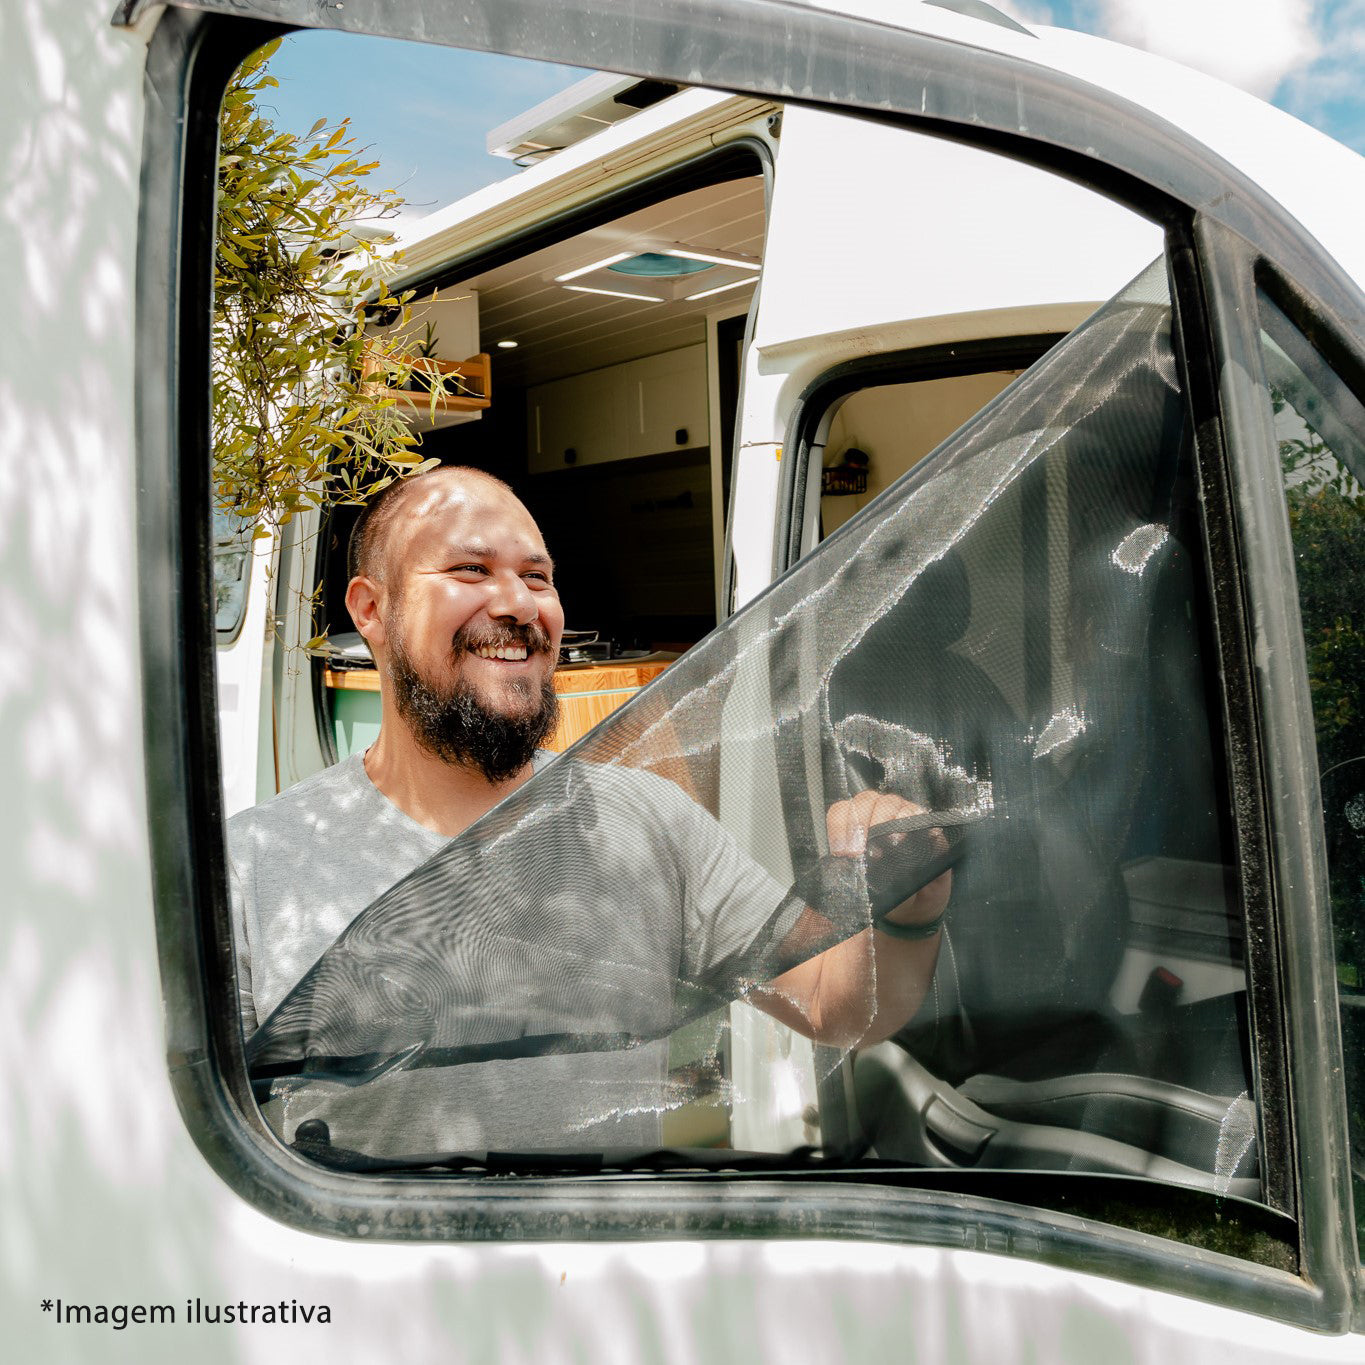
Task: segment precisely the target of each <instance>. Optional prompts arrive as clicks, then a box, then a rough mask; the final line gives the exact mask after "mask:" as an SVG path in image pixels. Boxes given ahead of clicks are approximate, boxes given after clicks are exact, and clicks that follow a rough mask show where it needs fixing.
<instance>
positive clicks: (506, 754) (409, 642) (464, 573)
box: [383, 475, 564, 781]
mask: <svg viewBox="0 0 1365 1365" xmlns="http://www.w3.org/2000/svg"><path fill="white" fill-rule="evenodd" d="M385 550H386V553H385V573H384V583H385V610H384V631H385V640H384V646H383V648H384V651H385V654H386V660H385V662H386V663H387V666H388V668H389V673H390V677H391V679H392V681H393V683H394V697H395V702H396V704H397V706H398V709H399V712H400V714H401V715H402V716H403V718H404V720H405V721H407V723H408V724H409V726H410V727H411V728H412V729H413V731H414V734H415V735H416V737H417V738H418V739H419V741H421V742H423V743H424V744H425V745H426V747H428V748H429V749H432V750H433V751H434V752H437V753H438V754H439V755H440V756H441V757H443V758H446V759H447V760H448V761H457V762H471V763H473V764H474V765H475V766H477V767H480V768H481V769H483V770H484V772H485V775H487V776H488V777H489V778H490V780H494V781H498V780H502V779H503V778H505V777H508V776H511V775H512V772H511V771H504V770H505V769H507V768H508V767H509V765H511V767H512V769H513V770H516V769H518V768H520V767H521V766H524V764H525V762H526V761H528V759H529V756H530V750H533V749H534V747H535V745H536V744H538V743H540V742H541V741H542V740H543V739H544V738H546V736H547V734H548V732H549V729H550V728H552V727H553V723H554V698H553V685H552V679H553V674H554V668H555V663H556V661H557V658H558V653H559V640H560V636H561V635H562V633H563V629H564V613H563V609H562V607H561V606H560V603H559V595H558V593H557V592H556V591H555V588H554V579H553V565H552V564H551V562H550V558H549V555H548V554H547V553H546V551H545V545H544V542H543V541H542V540H541V536H540V531H539V529H538V528H537V527H536V524H535V522H534V521H533V520H532V519H531V515H530V513H529V512H527V510H526V509H525V508H524V507H523V506H522V505H521V503H520V502H519V501H518V500H517V499H516V498H515V497H514V496H513V495H512V494H510V493H509V492H507V491H506V490H505V489H502V488H500V487H498V486H497V485H496V484H491V483H485V482H484V481H483V480H481V479H471V478H467V477H459V476H454V475H452V476H449V477H443V476H436V477H433V478H429V479H426V480H424V481H423V482H422V483H421V484H418V485H414V487H413V489H412V491H411V492H410V493H409V494H408V495H407V497H406V499H405V501H404V503H403V504H402V506H401V507H400V508H399V509H398V510H397V512H395V514H394V518H393V521H392V523H391V525H390V527H389V529H388V535H387V536H386V538H385ZM528 738H529V749H528V747H527V740H528ZM523 751H525V755H524V756H520V755H521V754H522V753H523ZM519 756H520V757H519Z"/></svg>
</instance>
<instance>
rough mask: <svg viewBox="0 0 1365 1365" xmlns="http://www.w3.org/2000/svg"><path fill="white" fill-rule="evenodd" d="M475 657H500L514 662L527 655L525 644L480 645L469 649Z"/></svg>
mask: <svg viewBox="0 0 1365 1365" xmlns="http://www.w3.org/2000/svg"><path fill="white" fill-rule="evenodd" d="M469 652H470V653H471V654H472V655H474V657H475V658H477V659H500V660H502V661H503V662H505V663H516V662H518V661H520V660H524V659H525V658H526V656H527V649H526V646H525V645H502V646H499V647H497V648H495V647H494V646H492V645H480V646H478V647H477V648H474V649H471V650H470V651H469Z"/></svg>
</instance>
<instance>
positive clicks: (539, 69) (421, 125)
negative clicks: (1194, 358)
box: [266, 0, 1365, 216]
mask: <svg viewBox="0 0 1365 1365" xmlns="http://www.w3.org/2000/svg"><path fill="white" fill-rule="evenodd" d="M612 2H613V0H602V3H603V4H604V5H607V4H610V3H612ZM909 3H912V0H907V4H909ZM995 3H996V4H997V7H998V8H1000V9H1002V10H1004V11H1006V12H1007V13H1009V14H1012V15H1014V16H1015V17H1017V18H1019V19H1022V20H1023V21H1024V22H1026V23H1028V22H1034V23H1041V24H1055V25H1057V26H1059V27H1063V28H1074V29H1079V30H1081V31H1083V32H1087V33H1095V34H1099V35H1101V36H1103V37H1108V38H1114V39H1117V40H1118V41H1120V42H1125V43H1128V44H1129V45H1130V46H1133V47H1142V48H1147V49H1148V50H1150V51H1153V52H1159V53H1161V55H1163V56H1167V57H1171V58H1174V59H1175V60H1177V61H1182V62H1184V63H1185V64H1186V65H1188V66H1195V67H1198V68H1199V69H1201V70H1205V71H1208V72H1209V73H1210V74H1212V75H1215V76H1219V77H1221V78H1222V79H1224V80H1228V81H1230V82H1231V83H1232V84H1234V85H1238V86H1241V87H1242V88H1243V89H1246V90H1250V91H1251V92H1252V93H1253V94H1256V95H1259V96H1261V97H1262V98H1263V99H1268V100H1270V101H1271V102H1272V103H1274V104H1277V105H1279V106H1280V108H1282V109H1286V110H1288V111H1289V112H1290V113H1292V114H1294V115H1296V116H1297V117H1298V118H1301V119H1303V120H1304V121H1305V122H1306V123H1310V124H1312V125H1313V126H1314V127H1317V128H1320V129H1322V131H1323V132H1325V133H1328V134H1329V135H1330V136H1332V137H1335V138H1337V139H1338V140H1339V141H1341V142H1344V143H1346V144H1347V145H1348V146H1350V147H1353V148H1354V149H1355V150H1356V151H1358V152H1361V153H1365V88H1363V87H1365V81H1362V77H1365V0H995ZM271 66H272V70H273V71H274V74H275V75H276V76H277V77H278V79H279V80H280V89H279V90H277V91H273V92H271V95H270V97H269V99H268V100H267V101H266V103H268V104H270V105H273V107H274V112H275V116H276V122H277V123H278V124H279V125H280V127H282V128H287V129H290V130H292V131H295V132H299V133H303V132H306V131H307V130H308V128H310V127H311V126H312V124H313V123H314V121H315V120H317V119H318V118H321V117H324V116H325V117H327V118H329V119H332V120H335V119H339V118H342V117H344V116H349V117H350V119H351V124H352V128H353V130H354V132H355V133H356V135H357V136H358V138H359V139H360V141H361V142H362V143H363V144H365V145H367V146H368V147H369V148H370V149H371V152H372V154H373V155H374V156H375V157H376V158H377V159H378V160H379V162H380V168H381V169H380V174H379V179H380V180H381V181H382V183H383V184H384V185H385V186H391V187H393V188H397V189H399V190H400V191H401V193H402V194H403V195H404V197H405V198H406V199H407V201H408V204H409V212H411V213H412V214H413V215H414V216H415V215H420V214H423V213H428V212H430V211H432V210H433V209H435V208H438V207H440V206H441V205H442V204H445V203H449V202H450V201H451V200H452V199H457V198H459V197H460V196H461V195H464V194H468V193H469V192H470V191H471V190H474V189H477V188H478V187H479V186H480V185H486V184H489V183H490V182H492V181H494V180H497V179H501V178H503V177H505V176H508V175H513V174H515V173H516V170H515V167H513V165H512V164H511V163H510V162H508V161H503V160H500V159H498V158H495V157H491V156H489V155H488V153H487V151H486V150H485V147H484V136H485V134H486V133H487V131H488V130H489V129H490V128H494V127H496V126H497V125H498V124H500V123H503V122H505V121H506V120H507V119H509V118H511V117H512V116H513V115H514V114H517V113H520V112H521V111H522V110H524V109H528V108H530V107H531V106H532V105H534V104H537V103H538V102H539V101H541V100H543V99H545V98H547V97H548V96H550V95H552V94H554V93H555V92H556V91H558V90H562V89H563V88H564V87H565V86H567V85H571V84H572V83H573V82H574V81H576V80H578V79H581V77H582V76H583V75H585V74H586V73H585V72H582V71H578V70H575V69H573V68H570V67H560V66H548V65H542V64H539V63H535V62H526V61H520V60H517V59H515V58H509V57H493V56H489V55H487V54H485V53H464V52H460V51H457V50H455V49H451V48H437V47H429V46H424V45H422V44H419V43H398V42H391V41H386V40H379V39H371V38H361V37H357V36H355V35H352V34H341V33H327V32H313V33H303V34H296V35H293V36H291V37H289V38H287V39H286V40H285V41H284V43H283V44H282V46H281V49H280V52H279V53H278V54H277V56H276V58H275V59H274V61H273V62H272V64H271Z"/></svg>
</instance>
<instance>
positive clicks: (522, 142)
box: [488, 71, 683, 166]
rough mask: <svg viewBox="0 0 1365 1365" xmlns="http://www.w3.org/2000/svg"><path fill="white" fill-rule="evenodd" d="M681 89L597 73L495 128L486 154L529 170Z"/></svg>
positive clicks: (649, 81) (635, 78)
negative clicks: (538, 162) (530, 166)
mask: <svg viewBox="0 0 1365 1365" xmlns="http://www.w3.org/2000/svg"><path fill="white" fill-rule="evenodd" d="M681 89H683V87H682V86H680V85H673V84H672V83H670V82H668V81H652V80H643V81H642V80H641V79H640V78H639V77H638V76H617V75H614V74H613V73H612V72H610V71H599V72H597V73H596V74H595V75H592V76H589V77H587V79H586V80H581V81H578V82H577V83H576V84H574V85H571V86H569V88H568V89H567V90H561V91H560V92H559V93H558V94H557V95H551V96H550V98H549V99H547V100H542V101H541V102H540V103H539V104H537V105H536V106H535V107H534V108H532V109H527V110H526V111H525V112H523V113H520V114H518V115H517V116H516V118H513V119H509V120H508V121H507V122H506V123H503V124H500V125H499V126H498V127H497V128H494V129H493V131H492V132H490V133H489V134H488V151H489V153H490V155H492V156H501V157H505V158H506V159H507V160H509V161H515V162H517V163H518V164H519V165H523V166H529V165H531V164H532V163H533V162H536V161H543V160H544V159H545V158H546V157H547V156H553V155H554V153H555V152H562V151H563V150H564V148H566V147H572V146H573V145H574V143H575V142H582V141H583V139H584V138H586V137H591V136H592V135H593V134H594V133H600V132H601V131H602V129H603V128H609V127H611V125H612V124H613V123H620V122H621V120H622V119H628V118H629V117H630V116H631V115H632V114H637V113H639V111H640V110H641V109H648V108H649V107H650V105H652V104H658V103H659V102H660V101H661V100H666V99H667V98H668V97H669V96H670V95H676V94H677V93H678V91H679V90H681Z"/></svg>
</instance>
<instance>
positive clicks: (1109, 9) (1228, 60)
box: [1098, 0, 1322, 99]
mask: <svg viewBox="0 0 1365 1365" xmlns="http://www.w3.org/2000/svg"><path fill="white" fill-rule="evenodd" d="M1098 8H1099V14H1098V18H1099V28H1100V31H1101V32H1102V33H1103V34H1104V35H1105V37H1108V38H1113V39H1115V40H1116V41H1118V42H1120V43H1126V44H1128V45H1129V46H1130V47H1140V48H1145V49H1146V50H1147V51H1148V52H1155V53H1157V54H1159V55H1160V56H1162V57H1169V58H1171V59H1172V60H1173V61H1177V62H1181V63H1183V64H1184V65H1185V66H1192V67H1194V68H1195V69H1197V70H1199V71H1206V72H1208V74H1209V75H1211V76H1218V77H1220V78H1221V79H1222V80H1225V81H1228V82H1229V83H1231V84H1232V85H1237V86H1241V88H1242V89H1243V90H1249V91H1250V92H1251V93H1252V94H1253V95H1260V96H1261V97H1262V98H1264V99H1268V98H1269V97H1270V96H1271V95H1273V94H1274V92H1275V89H1276V87H1277V86H1278V85H1279V84H1280V82H1281V81H1282V80H1284V79H1285V78H1286V77H1287V76H1290V75H1292V74H1293V73H1294V72H1296V71H1300V70H1302V69H1303V68H1304V67H1306V66H1308V65H1310V64H1311V63H1312V62H1313V61H1315V60H1316V59H1317V57H1318V56H1319V55H1320V53H1321V50H1322V48H1321V43H1320V40H1319V38H1318V34H1317V31H1316V28H1315V26H1314V22H1313V8H1314V7H1313V4H1312V0H1140V3H1135V0H1100V3H1099V7H1098Z"/></svg>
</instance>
